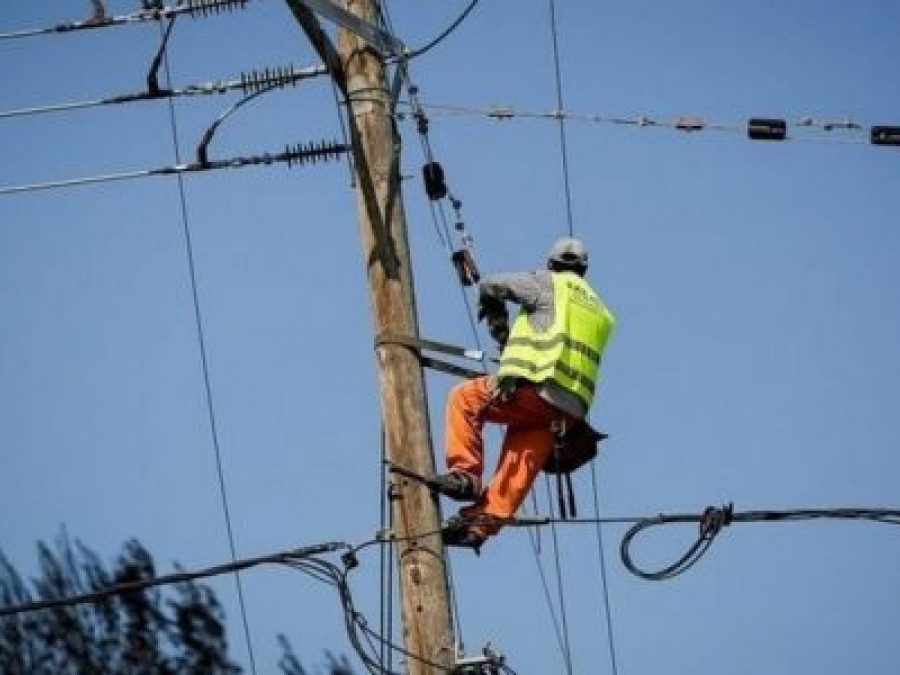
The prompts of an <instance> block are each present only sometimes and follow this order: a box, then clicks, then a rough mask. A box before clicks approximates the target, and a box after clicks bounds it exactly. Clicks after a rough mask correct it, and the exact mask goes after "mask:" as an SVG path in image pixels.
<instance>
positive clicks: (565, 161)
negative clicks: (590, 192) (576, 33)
mask: <svg viewBox="0 0 900 675" xmlns="http://www.w3.org/2000/svg"><path fill="white" fill-rule="evenodd" d="M549 2H550V35H551V37H552V39H553V66H554V74H555V78H554V79H555V82H556V109H557V110H564V109H565V105H564V104H563V87H562V71H561V68H560V64H559V35H558V31H557V27H556V0H549ZM558 124H559V152H560V161H561V165H562V175H563V187H564V194H565V199H566V221H567V222H568V225H569V236H570V237H571V236H574V233H575V228H574V225H573V220H572V191H571V189H570V187H569V153H568V146H567V144H566V120H565V119H564V118H563V117H559V118H558Z"/></svg>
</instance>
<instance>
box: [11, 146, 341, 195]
mask: <svg viewBox="0 0 900 675" xmlns="http://www.w3.org/2000/svg"><path fill="white" fill-rule="evenodd" d="M348 151H349V147H348V146H346V145H343V144H340V143H336V142H332V141H322V142H320V143H308V144H297V145H294V146H287V147H286V148H285V149H284V150H283V151H281V152H277V153H272V154H270V153H265V154H262V155H249V156H237V157H231V158H229V159H219V160H209V161H207V162H191V163H188V164H175V165H173V166H164V167H159V168H156V169H137V170H133V171H122V172H119V173H108V174H100V175H96V176H83V177H79V178H66V179H62V180H53V181H45V182H41V183H25V184H22V185H7V186H3V187H0V196H4V195H12V194H21V193H28V192H38V191H41V190H56V189H63V188H70V187H77V186H82V185H94V184H98V183H110V182H117V181H125V180H132V179H135V178H146V177H148V176H172V175H176V174H185V173H202V172H204V171H218V170H220V169H242V168H245V167H248V166H260V165H264V166H268V165H271V164H280V163H284V164H287V165H288V166H289V167H292V166H295V165H302V164H315V163H316V162H320V161H328V160H331V159H336V158H337V157H339V156H340V155H342V154H344V153H346V152H348Z"/></svg>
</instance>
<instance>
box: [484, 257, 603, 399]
mask: <svg viewBox="0 0 900 675" xmlns="http://www.w3.org/2000/svg"><path fill="white" fill-rule="evenodd" d="M551 276H552V279H553V309H554V316H553V322H552V324H551V325H550V326H549V328H548V329H547V330H546V331H543V332H538V331H536V330H534V328H533V327H532V326H531V322H530V321H529V320H528V314H527V312H524V311H522V312H519V315H518V316H517V317H516V320H515V322H514V323H513V326H512V330H511V332H510V336H509V340H508V341H507V343H506V347H505V348H504V350H503V354H502V355H501V357H500V369H499V371H498V373H497V374H498V376H500V377H501V378H502V377H519V378H523V379H525V380H529V381H531V382H545V381H548V380H550V381H553V382H554V383H556V384H557V385H559V386H560V387H562V388H563V389H565V390H567V391H569V392H571V393H572V394H574V395H575V396H577V397H578V398H579V399H580V400H581V401H582V403H584V405H585V406H586V407H590V404H591V401H592V400H593V398H594V391H595V390H596V383H597V379H598V371H599V367H600V356H601V354H602V353H603V348H604V347H605V346H606V342H607V340H608V339H609V334H610V332H611V330H612V328H613V325H614V324H615V318H614V317H613V315H612V314H611V313H610V311H609V310H608V309H607V308H606V306H605V305H604V304H603V302H602V301H601V300H600V298H599V297H598V296H597V294H596V293H595V292H594V291H593V289H591V287H590V286H589V285H588V284H587V282H586V281H584V280H583V279H582V278H581V277H579V276H578V275H577V274H573V273H571V272H555V273H552V275H551Z"/></svg>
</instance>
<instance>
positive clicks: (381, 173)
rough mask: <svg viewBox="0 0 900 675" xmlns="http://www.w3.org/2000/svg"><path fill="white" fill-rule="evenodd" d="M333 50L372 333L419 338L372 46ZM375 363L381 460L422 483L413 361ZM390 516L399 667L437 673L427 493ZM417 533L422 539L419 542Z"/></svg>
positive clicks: (436, 574)
mask: <svg viewBox="0 0 900 675" xmlns="http://www.w3.org/2000/svg"><path fill="white" fill-rule="evenodd" d="M346 7H347V9H348V10H349V11H351V12H352V13H353V14H355V15H357V16H359V17H361V18H363V19H365V20H367V21H369V22H370V23H372V24H377V22H378V16H377V13H376V12H377V10H376V4H375V2H374V1H373V0H348V2H347V3H346ZM337 51H338V55H339V57H340V62H341V65H342V68H343V71H344V72H343V75H344V82H345V84H346V96H347V99H348V101H347V102H348V117H349V119H350V125H351V127H355V128H352V129H351V136H352V137H353V138H352V140H353V143H354V146H355V148H354V160H355V161H354V165H355V168H356V176H355V178H356V193H357V205H358V215H359V227H360V234H361V238H362V246H363V254H364V260H365V263H366V267H367V273H368V278H369V297H370V302H371V306H372V310H373V318H374V324H375V334H376V336H379V335H386V334H394V335H408V336H418V325H417V321H416V313H415V294H414V289H413V279H412V270H411V267H410V255H409V244H408V241H407V233H406V217H405V214H404V211H403V201H402V198H401V190H400V171H399V145H398V144H399V138H398V137H397V135H396V132H395V128H394V123H393V118H392V115H391V104H390V94H389V92H388V90H387V84H386V77H385V69H384V64H383V62H382V58H381V57H380V55H379V54H378V52H377V51H376V50H375V49H374V48H373V47H372V46H371V45H369V44H368V43H366V42H365V41H364V40H363V39H362V38H360V37H359V36H357V35H356V34H354V33H351V32H350V31H348V30H345V29H341V30H340V32H339V35H338V50H337ZM376 354H377V359H378V376H379V384H380V388H381V401H382V416H383V420H384V429H385V434H386V437H387V449H388V453H389V457H390V459H391V460H392V461H393V462H396V463H397V464H400V465H403V466H405V467H408V468H410V469H412V470H413V471H416V472H418V473H420V474H431V473H433V472H434V461H433V455H432V450H431V440H430V434H429V428H428V409H427V402H426V398H425V384H424V376H423V373H422V366H421V364H420V362H419V359H418V357H417V355H416V354H415V353H413V352H412V351H411V350H410V349H409V348H408V347H404V346H401V345H397V344H391V343H387V344H381V345H380V346H379V347H378V348H377V350H376ZM373 447H374V444H373ZM373 484H374V483H373ZM393 516H394V532H395V534H396V535H397V537H398V542H397V544H396V545H397V553H398V555H397V560H398V574H399V586H400V593H401V606H402V621H403V634H404V640H405V646H406V649H407V650H408V651H409V652H410V653H411V654H413V655H414V656H413V657H410V658H409V659H408V664H409V672H410V673H411V675H426V674H427V675H436V674H437V673H442V674H445V673H447V672H448V670H450V669H451V668H452V666H453V663H454V661H455V646H454V640H453V627H452V626H453V625H452V621H451V616H450V604H449V601H448V597H449V590H448V587H447V576H446V561H445V555H444V549H443V546H442V545H441V540H440V534H439V530H440V511H439V507H438V503H437V500H436V499H435V498H434V496H433V495H431V493H430V492H429V490H428V489H427V488H425V487H423V486H421V485H419V484H417V483H415V482H407V481H404V484H403V485H402V489H401V490H399V494H398V495H397V498H396V499H394V500H393ZM422 533H431V534H427V535H425V536H419V535H421V534H422ZM413 536H414V537H415V539H409V537H413ZM416 656H418V657H421V659H424V660H418V659H416V658H415V657H416ZM426 661H427V662H428V663H426Z"/></svg>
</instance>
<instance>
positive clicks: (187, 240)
mask: <svg viewBox="0 0 900 675" xmlns="http://www.w3.org/2000/svg"><path fill="white" fill-rule="evenodd" d="M174 25H175V18H174V17H173V18H172V19H170V20H169V25H168V27H167V28H166V29H165V31H163V26H162V23H160V25H159V29H160V34H161V37H162V47H161V50H160V54H161V61H162V62H163V63H164V64H165V75H166V84H167V85H169V84H171V81H172V72H171V64H170V62H169V56H168V50H167V46H168V41H169V36H170V34H171V31H172V27H173V26H174ZM154 72H155V71H154ZM260 91H264V90H260ZM251 96H255V94H254V95H251ZM249 98H250V97H247V98H245V99H242V101H245V100H248V99H249ZM238 105H239V104H238ZM168 107H169V127H170V130H171V134H172V148H173V150H174V153H175V162H176V163H178V164H181V149H180V147H179V143H178V125H177V122H176V118H175V102H174V101H173V100H172V98H169V101H168ZM233 110H234V108H232V109H231V110H230V111H229V113H226V115H225V116H227V114H230V112H232V111H233ZM225 116H223V117H220V118H219V119H218V120H216V123H215V124H213V126H211V127H210V130H209V131H208V132H207V134H208V137H204V142H205V143H209V141H210V140H211V139H212V135H213V133H215V129H216V127H217V126H218V124H219V123H221V122H222V121H223V120H224V117H225ZM201 147H202V148H203V154H202V155H201V157H202V160H201V161H204V162H205V161H206V146H205V145H203V144H202V146H201ZM177 180H178V196H179V202H180V205H181V225H182V235H183V238H184V249H185V256H186V258H187V263H188V276H189V279H190V284H191V299H192V301H193V307H194V323H195V326H196V331H197V343H198V345H199V349H200V369H201V372H202V374H203V387H204V394H205V400H206V411H207V417H208V420H209V429H210V435H211V437H212V444H213V450H214V452H215V460H216V473H217V476H218V483H219V495H220V497H221V500H222V511H223V513H224V517H225V530H226V533H227V535H228V547H229V550H230V552H231V559H232V561H234V560H237V546H236V544H235V538H234V528H233V526H232V523H231V513H230V510H229V507H228V494H227V492H226V489H225V474H224V471H223V468H222V453H221V449H220V445H219V433H218V426H217V424H216V415H215V407H214V405H213V397H212V385H211V384H210V377H209V360H208V358H207V355H206V339H205V336H204V333H203V315H202V313H201V310H200V297H199V293H198V292H197V267H196V264H195V261H194V246H193V241H192V238H191V227H190V223H189V220H188V211H187V198H186V196H185V191H184V175H183V174H181V173H179V174H177ZM234 583H235V587H236V589H237V596H238V606H239V607H240V611H241V621H242V624H243V627H244V639H245V641H246V644H247V654H248V656H249V658H250V670H251V671H252V672H253V673H254V675H256V658H255V656H254V654H253V641H252V640H251V638H250V626H249V623H248V621H247V606H246V603H245V602H244V587H243V584H242V582H241V576H240V573H239V572H238V571H237V570H235V571H234Z"/></svg>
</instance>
